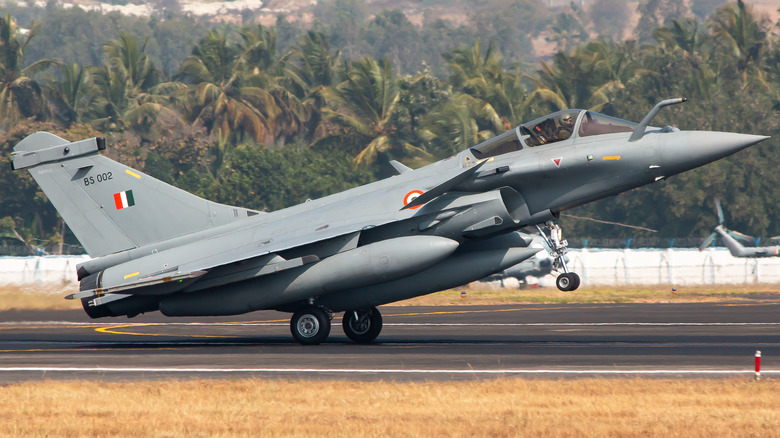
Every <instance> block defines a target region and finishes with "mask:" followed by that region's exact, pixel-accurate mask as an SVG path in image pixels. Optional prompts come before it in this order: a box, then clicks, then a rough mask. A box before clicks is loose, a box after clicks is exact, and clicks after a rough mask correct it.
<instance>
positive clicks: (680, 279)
mask: <svg viewBox="0 0 780 438" xmlns="http://www.w3.org/2000/svg"><path fill="white" fill-rule="evenodd" d="M568 258H569V262H568V265H569V268H570V269H571V270H573V271H575V272H577V273H579V274H580V277H581V279H582V284H583V285H643V284H673V285H695V284H746V283H747V284H750V283H780V257H772V258H765V259H739V258H735V257H732V256H731V254H730V253H729V252H728V250H726V249H725V248H710V249H707V250H705V251H701V252H700V251H698V250H697V249H695V248H692V249H687V248H676V249H622V250H621V249H577V250H569V252H568ZM87 260H89V257H88V256H44V257H0V284H13V285H35V284H53V285H59V286H62V285H66V284H70V283H73V284H75V283H76V281H77V280H76V265H77V264H79V263H82V262H84V261H87ZM554 281H555V278H554V277H553V276H549V275H548V276H547V277H545V278H544V279H541V284H542V285H545V286H554Z"/></svg>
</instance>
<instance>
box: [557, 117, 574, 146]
mask: <svg viewBox="0 0 780 438" xmlns="http://www.w3.org/2000/svg"><path fill="white" fill-rule="evenodd" d="M573 131H574V119H573V118H572V117H571V114H569V113H567V114H563V115H562V116H561V119H560V122H559V123H558V132H556V138H557V140H558V141H561V140H566V139H568V138H569V137H571V133H572V132H573Z"/></svg>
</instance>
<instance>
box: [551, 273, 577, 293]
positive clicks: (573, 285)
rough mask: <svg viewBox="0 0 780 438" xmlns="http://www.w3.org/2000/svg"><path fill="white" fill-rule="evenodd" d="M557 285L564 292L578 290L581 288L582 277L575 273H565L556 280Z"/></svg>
mask: <svg viewBox="0 0 780 438" xmlns="http://www.w3.org/2000/svg"><path fill="white" fill-rule="evenodd" d="M555 285H556V286H558V289H559V290H562V291H564V292H568V291H573V290H576V289H577V288H578V287H580V276H579V275H577V274H576V273H574V272H564V273H563V274H561V275H559V276H558V278H556V279H555Z"/></svg>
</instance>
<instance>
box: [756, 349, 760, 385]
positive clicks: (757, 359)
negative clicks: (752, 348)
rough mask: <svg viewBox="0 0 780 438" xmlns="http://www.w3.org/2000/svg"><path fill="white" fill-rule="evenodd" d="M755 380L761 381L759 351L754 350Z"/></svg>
mask: <svg viewBox="0 0 780 438" xmlns="http://www.w3.org/2000/svg"><path fill="white" fill-rule="evenodd" d="M756 380H761V350H756Z"/></svg>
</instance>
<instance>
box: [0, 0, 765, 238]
mask: <svg viewBox="0 0 780 438" xmlns="http://www.w3.org/2000/svg"><path fill="white" fill-rule="evenodd" d="M337 3H338V2H337ZM515 3H516V4H520V5H523V4H527V5H535V4H536V2H533V1H531V0H528V1H527V2H515ZM602 3H607V4H608V1H607V0H599V1H597V2H596V3H595V5H599V4H602ZM621 3H622V2H621ZM677 3H679V2H674V1H673V0H651V1H648V2H644V3H641V4H640V12H641V13H642V17H643V19H641V20H640V23H641V26H642V28H641V29H637V30H636V31H637V34H638V35H639V37H638V38H636V39H627V40H624V39H618V38H616V35H611V36H610V35H600V36H598V37H595V38H590V37H589V36H590V35H591V34H592V28H593V26H594V20H591V21H587V22H586V20H585V18H586V17H587V15H586V14H585V11H583V10H581V9H578V8H577V7H576V6H574V5H572V6H571V7H570V8H563V9H560V10H557V11H552V12H550V11H548V12H546V14H547V15H545V17H547V18H546V20H543V22H546V25H544V27H543V28H541V30H539V29H537V28H534V27H533V26H531V24H533V25H534V26H540V25H539V22H534V21H533V20H530V21H528V22H529V30H528V33H527V34H523V38H520V37H519V36H513V37H512V38H513V41H515V40H516V41H520V40H524V41H525V40H528V41H530V39H531V37H533V36H535V35H537V36H538V35H539V34H540V32H543V33H544V34H545V35H546V36H547V38H548V39H549V41H550V42H551V44H554V45H555V47H556V48H557V51H556V52H555V54H554V55H552V56H551V57H549V58H548V59H537V60H535V61H534V62H533V63H529V61H528V60H527V59H524V58H523V57H519V56H518V55H517V50H518V49H517V47H518V46H517V45H514V46H513V45H510V44H508V41H507V40H502V39H500V38H492V39H489V40H483V39H482V38H480V37H479V36H476V34H473V35H471V37H472V39H470V40H466V41H465V42H458V41H457V40H455V41H450V43H451V46H450V47H446V48H445V46H444V42H445V41H446V38H447V33H446V32H443V33H442V39H443V40H437V42H436V43H435V44H434V43H431V46H432V47H442V50H441V51H440V52H438V53H437V55H436V57H435V58H436V62H435V63H434V62H431V59H430V58H422V59H418V60H416V61H417V62H416V65H417V66H418V67H417V69H416V70H414V71H413V72H410V73H405V72H404V70H402V69H400V68H399V67H398V66H397V65H395V64H394V62H393V59H392V58H393V56H388V57H375V56H372V55H368V54H359V56H357V57H353V56H349V55H347V54H346V52H345V50H347V49H349V50H354V49H355V47H353V46H354V41H352V43H351V44H352V46H351V45H350V43H348V42H345V41H343V32H342V33H339V32H337V31H336V29H342V28H344V27H345V26H346V22H345V21H344V20H346V18H345V15H344V14H336V15H337V18H334V19H333V20H334V21H333V22H332V23H330V24H328V23H325V24H322V23H320V24H318V25H317V24H316V23H315V26H312V27H311V28H308V29H306V28H302V27H301V28H295V29H291V27H292V26H293V25H292V24H291V23H289V22H287V21H285V20H284V19H283V17H282V18H280V20H279V21H277V25H275V26H262V25H247V26H217V27H212V28H208V27H206V26H203V28H202V32H203V33H202V34H201V35H200V36H199V37H197V39H196V41H195V42H194V45H193V46H192V47H191V49H189V54H188V55H187V56H185V57H183V58H182V59H181V60H180V61H178V63H177V64H176V65H175V68H172V67H171V66H170V63H169V65H168V67H165V68H164V67H162V66H161V64H159V63H158V62H155V60H154V59H153V57H152V56H151V55H150V53H149V51H150V50H149V49H150V43H151V42H154V44H155V45H156V47H158V48H159V46H160V43H161V41H163V40H156V41H152V40H151V39H150V38H149V37H143V38H142V37H139V36H137V35H135V34H134V33H133V32H131V31H120V32H118V33H117V34H116V36H115V37H112V38H111V39H109V40H107V41H105V42H104V43H103V44H102V45H101V47H100V49H101V51H102V57H101V58H95V59H92V60H90V61H84V62H82V63H78V62H66V61H64V60H63V59H62V58H61V57H55V56H51V57H40V56H36V57H35V58H34V59H28V54H29V50H30V48H31V47H33V42H34V41H35V39H36V38H38V36H39V35H41V34H42V33H44V31H43V30H42V28H41V24H40V22H38V24H36V22H34V21H30V25H29V27H28V28H27V29H21V28H20V26H19V24H18V21H17V19H16V18H15V17H14V16H13V15H11V14H10V13H6V14H5V15H4V16H3V17H2V18H0V73H1V74H0V130H1V132H0V147H1V148H2V150H0V153H2V159H3V160H5V161H6V164H8V160H9V158H8V157H9V155H10V152H11V149H12V148H13V146H14V145H16V143H18V142H19V141H20V140H21V139H22V138H24V137H25V136H27V135H29V134H31V133H33V132H36V131H40V130H45V131H49V132H52V133H54V134H56V135H59V136H61V137H63V138H66V139H68V140H71V141H73V140H79V139H82V138H87V137H93V136H102V137H106V138H107V143H108V144H109V148H108V150H107V151H106V153H107V155H108V156H110V157H111V158H114V159H117V160H119V161H121V162H122V163H124V164H127V165H129V166H132V167H136V168H139V169H142V170H144V171H145V172H147V173H149V174H151V175H153V176H155V177H157V178H159V179H161V180H163V181H166V182H169V183H171V184H174V185H176V186H178V187H181V188H183V189H185V190H188V191H191V192H194V193H196V194H198V195H201V196H204V197H207V198H209V199H212V200H215V201H218V202H223V203H227V204H235V205H241V206H244V207H248V208H253V209H258V210H275V209H279V208H283V207H286V206H290V205H294V204H296V203H299V202H303V201H304V200H306V199H309V198H318V197H322V196H326V195H328V194H330V193H334V192H337V191H341V190H344V189H347V188H350V187H354V186H356V185H360V184H365V183H367V182H370V181H372V180H376V179H378V178H383V177H387V176H389V175H391V174H392V169H391V168H390V167H389V166H388V165H387V162H388V161H389V160H392V159H395V160H399V161H401V162H404V163H406V164H407V165H409V166H410V167H419V166H422V165H425V164H428V163H431V162H434V161H436V160H439V159H442V158H446V157H448V156H451V155H453V154H455V153H457V152H459V151H461V150H463V149H465V148H468V147H471V146H474V145H476V144H478V143H480V142H481V141H484V140H487V139H489V138H491V137H492V136H495V135H497V134H500V133H502V132H504V131H506V130H508V129H511V128H512V127H514V126H516V125H518V124H520V123H523V122H525V121H528V120H530V119H532V118H535V117H538V116H541V115H543V114H545V113H548V112H551V111H556V110H559V109H566V108H582V109H589V110H595V111H600V112H604V113H606V114H609V115H614V116H617V117H621V118H625V119H628V120H640V119H641V118H642V117H643V116H644V115H645V114H646V112H647V111H648V110H649V109H650V108H651V107H652V106H653V105H654V104H655V103H656V102H657V101H659V100H661V99H664V98H669V97H682V96H684V97H687V98H688V99H689V102H688V103H686V104H684V105H679V106H675V107H671V108H670V109H666V110H664V111H663V112H662V113H661V114H660V115H659V116H658V117H657V119H656V120H655V124H669V125H675V126H678V127H679V128H681V129H705V130H723V131H734V132H744V133H755V134H765V135H774V136H775V137H777V134H778V131H780V130H779V129H778V127H780V118H778V117H777V116H778V112H779V111H780V37H779V36H778V34H777V32H774V31H776V30H777V25H776V24H775V23H772V22H771V21H769V19H768V18H766V17H763V16H761V15H760V14H757V13H755V12H754V11H753V9H751V7H750V6H749V5H746V4H745V3H743V2H742V1H738V2H736V3H727V4H725V5H723V6H721V7H719V8H717V9H715V10H713V11H712V13H711V15H710V16H709V17H708V18H707V19H706V20H702V19H700V18H697V17H696V16H693V15H690V18H672V17H677V16H680V15H677V14H679V11H674V9H673V8H672V6H674V5H675V4H677ZM694 3H696V2H694ZM346 4H347V6H350V5H351V6H355V5H356V4H358V3H357V2H346ZM513 4H514V3H513ZM698 4H701V1H699V2H698ZM53 7H54V6H52V5H51V4H50V5H49V6H48V8H53ZM514 7H517V6H516V5H515V6H514ZM594 7H595V6H594ZM344 10H347V11H349V8H346V9H344ZM545 10H546V9H545ZM499 12H500V11H499ZM55 13H58V14H61V13H62V11H59V10H54V11H53V12H52V14H55ZM55 15H56V14H55ZM491 16H493V15H491ZM596 16H598V15H596ZM346 17H347V18H349V17H350V15H349V14H347V15H346ZM352 18H353V19H354V18H355V17H354V16H353V17H352ZM114 19H116V20H119V18H118V17H116V16H114ZM158 20H161V19H159V18H158ZM170 20H171V21H176V20H180V21H181V20H184V19H182V18H176V17H171V18H170ZM377 20H380V21H381V23H384V26H385V27H384V29H385V30H387V29H396V30H397V29H404V28H406V29H415V27H414V25H412V24H411V23H410V22H408V20H407V19H406V18H405V16H404V15H403V13H401V12H400V11H383V12H381V13H380V14H377V15H376V16H375V17H374V18H372V19H370V20H369V19H364V21H359V22H352V21H351V20H347V21H349V23H351V25H352V26H358V27H360V26H362V28H364V29H368V28H371V27H372V26H374V27H376V26H379V24H381V23H379V24H378V23H377ZM185 21H186V20H185ZM388 21H389V22H390V23H391V24H392V23H395V24H393V25H392V26H391V25H390V24H387V22H388ZM164 22H166V20H164V19H162V20H161V21H159V22H156V23H155V26H156V27H159V26H162V23H164ZM334 23H335V24H339V23H341V26H334ZM436 23H437V24H436V25H437V26H439V29H445V28H446V29H454V27H453V26H452V25H449V24H446V23H442V22H436ZM522 23H523V20H519V21H518V22H517V23H515V25H516V26H517V27H522V26H521V24H522ZM648 23H651V24H655V26H654V27H652V29H650V28H648V26H647V25H648ZM199 26H202V24H199V25H197V26H196V25H191V26H189V27H188V29H190V30H191V29H201V27H199ZM409 26H411V27H409ZM174 28H175V27H169V30H170V29H174ZM589 29H590V30H591V32H589V31H588V30H589ZM410 32H411V30H410ZM418 32H420V31H419V30H418ZM515 32H517V29H515ZM611 32H613V33H614V32H617V31H615V30H611ZM171 34H172V35H183V33H177V32H171ZM378 34H379V35H381V33H378ZM280 35H286V36H285V43H284V44H283V46H284V48H282V47H280V46H282V45H280V42H279V39H280ZM354 35H369V33H362V34H361V33H359V32H358V33H354ZM418 35H419V33H418ZM462 35H467V33H462ZM518 35H520V34H518ZM393 37H394V34H386V37H385V38H379V39H377V41H375V42H374V43H375V44H376V45H381V44H388V41H392V39H393ZM291 38H292V39H291ZM334 41H339V43H340V44H336V43H334ZM513 47H514V48H513ZM394 50H395V52H394ZM398 50H399V48H398V47H395V49H394V48H392V47H389V46H388V47H386V48H385V49H383V52H382V53H386V54H388V55H392V53H399V52H398ZM395 58H396V59H395V61H396V62H397V61H398V60H399V59H400V58H399V57H398V56H396V57H395ZM96 59H97V62H94V63H92V61H95V60H96ZM158 59H159V58H158ZM404 69H408V66H406V67H404ZM169 70H170V71H169ZM777 145H778V140H777V138H773V139H771V140H769V141H766V142H764V143H762V144H761V145H759V146H757V147H753V148H749V149H748V150H746V151H743V152H740V153H739V154H737V155H736V156H734V157H731V158H729V159H726V160H722V161H719V162H717V163H714V164H711V165H708V166H705V167H704V168H702V169H699V170H696V171H693V172H688V173H685V174H682V175H679V176H677V177H674V178H671V179H670V180H669V181H665V182H662V183H656V184H654V185H653V186H652V187H645V188H641V189H638V190H634V191H632V192H629V193H625V194H621V195H619V196H616V197H612V198H608V199H605V200H602V201H599V202H596V203H593V204H590V205H587V206H583V207H579V208H577V209H574V210H572V211H571V212H570V213H572V214H573V215H576V216H586V217H593V218H598V219H602V220H606V221H611V222H625V223H630V224H633V225H638V226H642V227H646V228H650V229H655V230H657V233H655V234H653V233H651V232H648V231H637V230H627V229H621V228H616V227H615V226H613V225H604V224H597V223H594V222H590V221H582V220H576V219H573V218H570V217H563V218H562V219H561V222H562V225H563V226H564V227H565V229H566V232H567V234H569V235H571V236H576V237H578V238H581V239H585V238H594V239H595V238H609V237H626V236H639V237H647V236H651V235H653V236H655V235H657V236H662V237H688V236H695V235H701V236H702V237H703V236H705V235H706V234H708V233H709V232H710V229H711V228H712V227H713V226H714V225H715V223H716V219H715V214H714V210H713V202H712V198H713V197H715V196H718V197H720V198H721V199H722V200H723V203H724V207H725V208H726V211H727V213H726V214H727V219H728V224H729V225H730V226H731V227H732V228H734V229H738V230H740V231H743V232H746V233H750V234H754V235H758V236H767V235H773V234H780V220H779V219H778V216H779V213H780V202H778V198H779V197H780V196H779V192H778V189H777V187H778V186H779V185H780V184H779V183H780V173H778V172H777V171H776V169H777V167H778V164H780V156H779V155H778V153H777V150H776V148H777ZM5 168H6V169H8V168H9V166H6V167H5ZM0 218H2V219H0V237H3V238H4V240H5V241H17V242H18V241H23V242H25V244H27V245H28V246H29V247H36V246H45V245H47V247H48V248H51V247H52V246H54V247H56V249H54V250H52V249H49V251H54V252H57V251H61V250H62V247H63V245H66V244H73V243H76V242H75V239H74V238H73V237H72V234H70V233H68V232H67V231H66V228H65V226H64V224H63V223H62V220H61V219H59V218H58V216H57V214H56V211H54V209H53V208H52V207H51V206H50V205H49V203H48V201H47V200H46V199H45V196H44V195H43V194H42V193H41V192H40V191H39V190H38V189H37V186H36V185H35V183H34V181H33V180H32V179H31V178H30V176H29V175H28V174H27V173H26V172H10V171H8V170H6V171H4V172H2V173H0Z"/></svg>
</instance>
